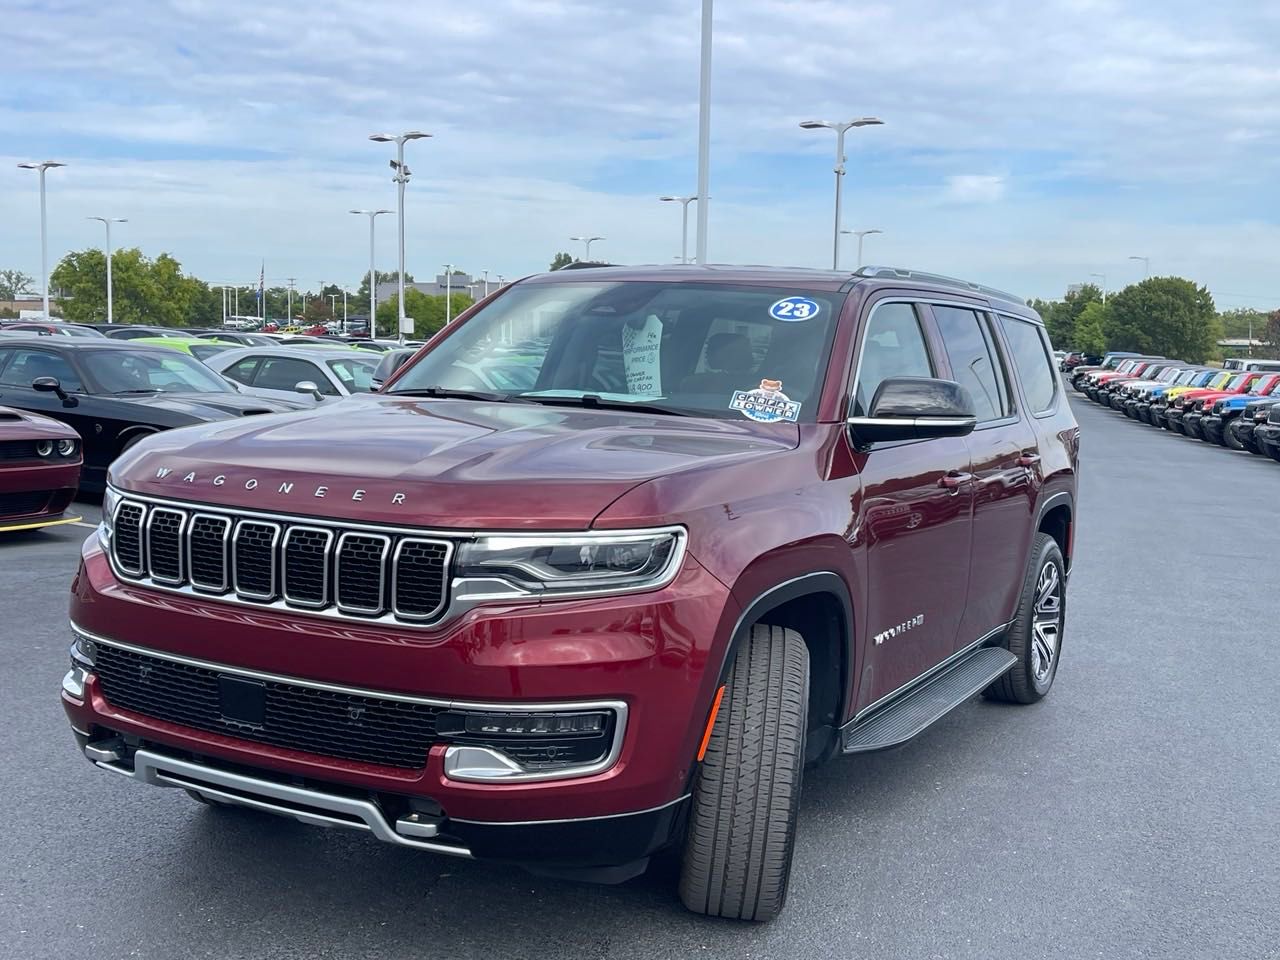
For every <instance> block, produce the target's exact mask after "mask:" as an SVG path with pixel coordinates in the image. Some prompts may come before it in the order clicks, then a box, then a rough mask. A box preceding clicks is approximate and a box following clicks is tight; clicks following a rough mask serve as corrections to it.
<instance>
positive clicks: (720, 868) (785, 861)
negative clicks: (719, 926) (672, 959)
mask: <svg viewBox="0 0 1280 960" xmlns="http://www.w3.org/2000/svg"><path fill="white" fill-rule="evenodd" d="M808 706H809V651H808V648H807V647H805V645H804V639H803V638H802V637H801V636H800V634H798V633H796V632H795V631H794V630H786V629H784V628H782V627H771V626H767V625H764V624H757V625H755V626H753V627H752V628H751V637H750V639H749V640H748V641H747V643H746V644H745V645H744V646H743V648H742V649H741V650H740V651H739V653H738V656H737V659H736V660H735V661H734V663H733V667H732V669H731V671H730V673H729V679H728V682H727V684H726V689H725V692H724V696H723V699H722V701H721V704H720V710H719V712H718V713H717V714H716V719H715V723H714V725H713V727H712V730H711V738H710V740H709V741H708V743H707V752H706V756H705V757H704V758H703V761H702V763H701V764H700V765H699V768H698V773H697V780H696V783H695V785H694V789H693V802H692V804H691V806H690V811H689V831H688V835H687V837H686V839H685V847H684V860H683V863H682V865H681V871H680V899H681V900H682V901H683V902H684V905H685V906H686V907H688V908H689V909H690V910H692V911H693V912H694V913H704V914H708V915H710V916H715V917H729V918H731V919H735V920H756V921H763V920H771V919H773V918H774V917H776V916H777V915H778V913H779V912H780V911H781V910H782V906H783V904H784V903H785V902H786V899H787V881H788V879H789V877H790V874H791V856H792V851H793V849H794V845H795V831H796V819H797V812H798V809H799V803H800V784H801V780H802V777H803V773H804V750H805V734H806V730H807V727H808Z"/></svg>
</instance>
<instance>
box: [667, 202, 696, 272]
mask: <svg viewBox="0 0 1280 960" xmlns="http://www.w3.org/2000/svg"><path fill="white" fill-rule="evenodd" d="M658 199H659V200H661V201H662V202H663V203H678V204H680V206H681V207H682V208H683V212H682V215H681V218H680V262H681V263H688V262H689V204H691V203H693V201H695V200H697V199H698V198H697V197H659V198H658Z"/></svg>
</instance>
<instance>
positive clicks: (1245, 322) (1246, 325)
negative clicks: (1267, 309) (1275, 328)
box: [1218, 307, 1267, 339]
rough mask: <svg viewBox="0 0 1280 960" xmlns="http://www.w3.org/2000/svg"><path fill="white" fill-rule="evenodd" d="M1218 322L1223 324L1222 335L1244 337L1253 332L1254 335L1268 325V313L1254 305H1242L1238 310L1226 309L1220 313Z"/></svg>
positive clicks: (1233, 337) (1257, 334)
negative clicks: (1255, 308)
mask: <svg viewBox="0 0 1280 960" xmlns="http://www.w3.org/2000/svg"><path fill="white" fill-rule="evenodd" d="M1218 322H1219V323H1220V324H1221V325H1222V335H1223V336H1224V337H1231V338H1232V339H1244V338H1245V337H1248V336H1249V335H1250V333H1251V332H1252V334H1253V336H1255V337H1257V336H1259V335H1260V331H1261V330H1262V328H1263V327H1265V326H1266V325H1267V315H1266V314H1265V313H1263V312H1262V311H1261V310H1254V309H1253V308H1252V307H1240V308H1238V309H1236V310H1224V311H1223V312H1222V313H1220V314H1218Z"/></svg>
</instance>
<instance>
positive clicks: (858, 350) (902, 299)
mask: <svg viewBox="0 0 1280 960" xmlns="http://www.w3.org/2000/svg"><path fill="white" fill-rule="evenodd" d="M895 303H905V304H906V305H907V306H909V307H911V308H912V310H913V312H914V313H915V315H916V324H917V325H918V326H919V327H920V339H921V340H923V341H924V352H925V355H926V356H927V357H928V358H929V369H930V370H932V371H933V376H935V377H936V376H938V358H937V357H935V356H934V351H933V346H932V344H931V343H930V342H929V328H928V326H927V324H926V323H925V318H924V316H923V315H922V314H921V311H920V307H921V306H924V305H932V304H931V301H930V300H925V299H920V298H918V297H913V296H910V295H903V296H888V297H881V298H880V299H878V300H876V301H874V302H873V303H872V304H871V306H870V307H869V308H868V309H867V312H866V315H865V317H864V318H863V320H862V323H861V324H860V327H859V329H858V331H857V332H858V341H857V343H856V344H854V355H853V358H852V359H851V360H850V365H851V366H852V367H853V373H852V375H851V376H850V378H849V392H848V395H847V396H845V398H844V416H845V419H846V420H847V419H848V418H849V417H852V416H853V415H854V414H853V405H854V403H855V402H856V400H857V396H858V378H859V377H860V376H861V375H862V358H863V356H864V355H865V351H864V349H863V348H864V347H865V346H866V343H867V331H869V330H870V329H871V319H872V317H874V316H875V314H876V311H877V310H879V309H880V308H881V307H882V306H886V305H888V304H895ZM930 319H932V318H930ZM903 442H905V443H921V442H923V441H920V440H907V441H903ZM877 446H879V445H877ZM895 446H896V444H895Z"/></svg>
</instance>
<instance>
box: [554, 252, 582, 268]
mask: <svg viewBox="0 0 1280 960" xmlns="http://www.w3.org/2000/svg"><path fill="white" fill-rule="evenodd" d="M571 263H577V261H576V260H574V259H573V255H572V254H568V253H565V252H564V251H561V252H560V253H557V254H556V255H555V256H554V257H552V258H551V269H552V270H559V269H560V268H561V267H567V266H568V265H569V264H571Z"/></svg>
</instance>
